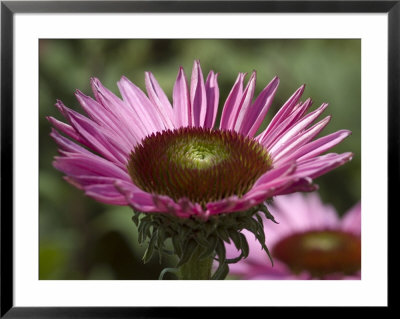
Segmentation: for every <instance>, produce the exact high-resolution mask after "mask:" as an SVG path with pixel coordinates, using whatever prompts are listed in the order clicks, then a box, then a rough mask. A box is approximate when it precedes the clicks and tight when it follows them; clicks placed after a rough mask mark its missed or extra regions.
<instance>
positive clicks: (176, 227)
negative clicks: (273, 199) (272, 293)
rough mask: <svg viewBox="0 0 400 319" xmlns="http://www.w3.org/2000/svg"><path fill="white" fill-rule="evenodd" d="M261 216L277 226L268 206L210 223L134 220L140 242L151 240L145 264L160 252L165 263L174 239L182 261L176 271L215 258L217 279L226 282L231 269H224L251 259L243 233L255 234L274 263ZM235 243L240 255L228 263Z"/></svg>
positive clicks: (155, 216)
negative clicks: (229, 245)
mask: <svg viewBox="0 0 400 319" xmlns="http://www.w3.org/2000/svg"><path fill="white" fill-rule="evenodd" d="M261 213H263V214H264V215H265V216H266V218H267V219H270V220H272V221H274V222H276V221H275V219H274V217H273V216H272V215H271V213H269V211H268V209H267V207H266V206H265V205H264V204H261V205H258V206H255V207H252V208H250V209H249V210H247V211H242V212H233V213H226V214H219V215H212V216H210V217H209V218H208V219H207V220H204V219H203V218H202V217H197V216H191V217H189V218H180V217H177V216H174V215H172V214H167V213H139V212H135V213H134V217H132V220H133V221H134V223H135V224H136V223H137V224H138V232H139V234H138V235H139V236H138V240H139V242H140V243H142V242H144V241H145V240H146V239H149V246H148V247H147V249H146V252H145V254H144V256H143V260H144V262H145V263H146V262H148V261H149V260H150V258H151V257H152V256H153V253H154V250H157V251H158V255H159V261H160V263H161V260H162V254H164V253H166V252H165V248H164V247H165V241H166V240H167V239H169V238H170V239H171V242H172V252H171V253H172V254H175V255H177V256H178V258H179V260H178V263H177V266H176V267H181V266H182V265H184V264H186V263H187V262H188V261H189V260H191V259H192V258H195V259H196V260H199V261H200V260H203V259H205V258H214V259H215V260H216V261H217V262H218V263H219V266H218V270H217V272H218V274H217V275H216V276H213V278H214V277H218V278H222V277H224V276H226V274H225V272H226V271H227V270H226V269H227V266H224V265H225V264H226V265H227V264H231V263H235V262H238V261H240V260H241V259H244V258H247V256H248V255H249V245H248V242H247V239H246V236H244V234H243V233H242V231H243V230H244V229H246V230H248V231H249V232H251V233H253V234H254V236H255V237H256V239H257V240H258V241H259V242H260V243H261V245H262V247H263V249H264V250H265V252H266V253H267V255H268V257H269V258H270V259H271V262H272V257H271V254H270V252H269V250H268V248H267V246H266V244H265V234H264V225H263V218H261V216H260V214H261ZM231 242H232V243H233V244H234V245H235V247H236V248H237V249H238V251H239V254H238V256H237V257H235V258H230V259H227V258H226V250H225V243H231ZM195 250H197V251H198V252H197V253H196V255H195V257H192V256H193V252H194V251H195ZM191 262H195V261H191ZM228 269H229V267H228Z"/></svg>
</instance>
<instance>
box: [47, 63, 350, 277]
mask: <svg viewBox="0 0 400 319" xmlns="http://www.w3.org/2000/svg"><path fill="white" fill-rule="evenodd" d="M245 76H246V74H244V73H239V76H238V78H237V80H236V82H235V84H234V85H233V87H232V90H231V91H230V93H229V95H228V97H227V99H226V101H225V104H224V106H223V110H222V115H221V120H220V124H219V127H218V128H217V127H215V126H216V125H215V122H216V117H217V110H218V106H219V88H218V84H217V77H218V74H216V73H214V72H213V71H210V73H209V74H208V76H207V79H206V81H204V78H203V74H202V70H201V67H200V63H199V61H195V63H194V66H193V71H192V76H191V81H190V89H189V88H188V82H187V80H186V76H185V73H184V70H183V68H180V69H179V72H178V76H177V79H176V82H175V86H174V88H173V94H172V101H173V103H172V104H171V103H170V101H169V99H168V97H167V96H166V94H165V93H164V92H163V90H162V89H161V87H160V86H159V84H158V83H157V81H156V79H155V78H154V76H153V74H152V73H150V72H146V73H145V84H146V90H147V95H146V94H145V93H144V92H143V91H142V90H141V89H139V88H138V87H137V86H136V85H135V84H133V83H132V82H130V81H129V80H128V79H127V78H126V77H122V79H121V80H120V81H119V82H118V87H119V90H120V93H121V95H122V99H120V98H119V97H117V96H116V95H114V94H113V93H112V92H110V91H109V90H108V89H107V88H105V87H104V86H103V85H102V84H101V83H100V81H99V80H98V79H96V78H92V79H91V86H92V90H93V93H94V99H93V98H91V97H89V96H86V95H85V94H83V93H82V92H81V91H79V90H78V91H76V93H75V95H76V97H77V99H78V101H79V103H80V105H81V106H82V108H83V109H84V111H85V112H86V113H87V115H88V116H84V115H82V114H80V113H78V112H76V111H73V110H71V109H69V108H67V107H66V106H65V105H64V104H63V103H62V102H61V101H57V103H56V107H57V108H58V109H59V111H60V112H61V114H62V115H63V116H64V117H65V119H66V120H67V123H63V122H60V121H58V120H57V119H55V118H53V117H49V118H48V119H49V121H50V122H51V124H52V125H53V126H54V128H55V129H57V130H58V131H60V132H62V133H64V134H65V135H66V136H67V137H69V139H68V138H66V137H64V136H62V135H61V134H59V133H58V132H57V130H54V129H53V131H52V133H51V136H52V137H53V138H54V139H55V140H56V142H57V143H58V145H59V147H60V148H59V152H60V156H57V157H56V158H55V161H54V166H55V167H56V168H57V169H58V170H60V171H62V172H63V173H65V174H66V180H67V181H69V182H70V183H71V184H73V185H75V186H76V187H78V188H80V189H82V190H84V191H85V194H86V195H88V196H90V197H93V198H94V199H96V200H97V201H100V202H103V203H106V204H113V205H128V206H130V207H132V208H133V210H134V212H135V216H134V221H135V223H136V224H138V225H139V224H141V225H139V233H140V236H139V240H140V241H143V240H144V239H146V238H149V239H150V243H149V249H148V250H147V253H146V254H145V257H144V259H145V260H148V259H149V258H150V257H151V255H152V252H153V250H154V248H157V249H159V251H160V250H161V249H160V248H161V246H162V243H163V242H164V240H165V239H167V238H171V239H172V242H173V246H174V251H175V253H176V254H177V255H178V256H179V257H180V264H183V263H185V262H187V261H188V260H190V258H191V256H192V255H193V252H194V251H198V250H196V247H201V248H204V249H203V250H204V251H203V252H202V253H199V255H200V257H204V255H206V256H213V254H215V253H216V254H217V256H218V258H219V260H220V262H221V263H223V262H224V261H225V251H224V244H223V241H227V240H228V241H229V239H230V238H231V239H232V240H235V242H236V243H237V245H238V247H240V248H241V249H242V251H243V256H244V257H245V256H246V243H245V240H244V237H243V236H241V234H240V231H241V230H242V229H243V228H247V229H252V230H253V232H255V234H257V236H259V239H260V241H263V233H262V231H261V229H262V228H260V227H262V224H260V222H259V221H258V219H257V220H256V219H254V218H253V217H256V215H257V214H258V212H260V211H263V212H264V213H265V214H266V216H267V217H269V218H272V216H271V215H270V214H269V213H268V211H267V210H266V209H265V205H264V202H265V201H266V200H267V199H269V198H271V197H273V196H275V195H281V194H287V193H292V192H296V191H312V190H315V189H316V185H314V184H313V179H314V178H316V177H318V176H320V175H322V174H325V173H326V172H328V171H330V170H332V169H334V168H336V167H338V166H340V165H342V164H344V163H345V162H347V161H348V160H350V159H351V157H352V153H343V154H335V153H329V154H325V155H321V154H323V153H324V152H325V151H327V150H328V149H330V148H332V147H333V146H335V145H336V144H338V143H339V142H341V141H342V140H343V139H344V138H345V137H347V136H348V135H349V134H350V131H347V130H341V131H338V132H335V133H332V134H330V135H327V136H324V137H321V138H318V139H316V140H313V139H314V137H316V135H317V134H319V133H320V132H321V130H322V129H323V128H324V127H325V126H326V125H327V124H328V122H329V120H330V116H327V117H326V118H324V119H322V120H321V121H320V122H318V123H316V124H314V125H312V123H313V122H314V121H315V120H316V119H317V118H318V116H319V115H320V114H321V113H322V112H323V111H324V110H325V109H326V107H327V104H322V105H321V106H320V107H319V108H317V109H316V110H314V111H312V112H310V113H308V114H306V113H307V111H308V109H309V108H310V106H311V100H310V99H307V100H305V101H304V102H300V97H301V95H302V93H303V91H304V85H303V86H301V87H300V88H299V89H298V90H297V91H296V92H295V93H294V94H293V95H292V96H291V97H290V98H289V99H288V100H287V102H286V103H285V104H284V105H283V106H282V108H281V109H280V110H279V111H278V113H277V114H276V115H275V116H274V117H273V119H272V121H271V123H270V124H269V125H268V127H267V128H266V129H265V130H263V131H262V132H261V133H260V134H257V132H258V130H259V128H260V125H261V123H262V121H263V119H264V117H265V115H266V113H267V111H268V109H269V107H270V106H271V104H272V100H273V97H274V95H275V92H276V90H277V87H278V84H279V79H278V78H277V77H275V78H273V79H272V81H271V82H270V83H269V84H268V85H267V86H266V87H265V88H264V89H263V90H262V91H261V93H260V94H259V95H258V97H257V98H256V99H255V100H254V101H253V96H254V91H255V83H256V73H255V72H253V73H252V75H251V77H250V79H249V81H248V83H247V85H246V87H244V79H245ZM71 140H72V141H71ZM143 213H144V214H143ZM232 213H235V214H232ZM257 216H258V215H257ZM139 217H142V218H141V219H140V218H139ZM254 223H255V224H254ZM264 246H265V245H264ZM265 250H267V249H266V247H265ZM243 256H242V257H243ZM224 271H225V272H226V268H225V270H224Z"/></svg>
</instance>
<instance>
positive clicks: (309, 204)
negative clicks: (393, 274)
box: [226, 193, 361, 280]
mask: <svg viewBox="0 0 400 319" xmlns="http://www.w3.org/2000/svg"><path fill="white" fill-rule="evenodd" d="M269 210H270V212H271V213H272V214H273V215H274V216H275V218H276V220H277V221H278V222H279V224H274V225H272V224H271V223H268V226H267V227H265V237H266V244H267V245H268V247H269V250H270V252H271V254H272V257H273V260H274V265H273V266H272V265H271V262H270V260H269V258H268V256H266V255H265V252H263V251H262V250H261V246H260V245H259V244H258V243H257V242H256V241H254V236H253V235H252V234H250V233H249V232H247V231H244V232H243V233H244V234H245V236H246V237H247V240H248V242H249V245H250V253H249V256H248V257H247V259H245V260H242V261H240V262H238V263H236V264H234V265H231V266H230V274H233V275H236V276H239V278H241V279H281V280H283V279H361V203H357V204H356V205H355V206H354V207H353V208H351V209H350V210H349V211H348V212H347V213H346V214H345V215H344V216H343V217H342V218H339V217H338V215H337V213H336V211H335V209H334V208H333V207H332V206H330V205H324V204H323V203H322V202H321V199H320V198H319V197H318V195H317V194H315V193H311V194H308V195H307V196H304V195H302V194H291V195H285V196H278V197H276V198H275V199H274V202H273V204H271V205H269ZM226 248H227V257H228V258H232V257H233V256H236V255H237V254H238V253H237V250H236V248H235V247H234V246H233V245H227V247H226Z"/></svg>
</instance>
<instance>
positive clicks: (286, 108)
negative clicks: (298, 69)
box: [262, 85, 305, 135]
mask: <svg viewBox="0 0 400 319" xmlns="http://www.w3.org/2000/svg"><path fill="white" fill-rule="evenodd" d="M304 88H305V85H302V86H301V87H300V88H298V89H297V91H296V92H294V93H293V95H292V96H291V97H290V98H289V99H288V100H287V101H286V103H285V104H284V105H283V106H282V107H281V108H280V109H279V111H278V113H276V115H275V116H274V117H273V119H272V121H271V123H270V124H269V125H268V127H267V129H266V130H265V133H262V134H263V135H265V134H268V133H269V132H271V131H272V130H273V129H275V128H276V127H277V126H278V125H279V124H280V123H282V122H283V121H284V120H285V119H286V118H287V116H288V115H289V114H290V113H291V112H292V110H293V108H294V106H295V105H296V103H297V102H298V101H299V99H300V97H301V96H302V94H303V92H304Z"/></svg>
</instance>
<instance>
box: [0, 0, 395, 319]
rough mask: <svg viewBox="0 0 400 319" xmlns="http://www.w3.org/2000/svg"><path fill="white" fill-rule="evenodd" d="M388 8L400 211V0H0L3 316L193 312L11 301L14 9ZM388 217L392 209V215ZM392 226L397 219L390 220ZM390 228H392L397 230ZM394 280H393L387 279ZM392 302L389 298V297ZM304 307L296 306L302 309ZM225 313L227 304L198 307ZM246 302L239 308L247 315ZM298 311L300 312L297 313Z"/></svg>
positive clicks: (189, 312)
mask: <svg viewBox="0 0 400 319" xmlns="http://www.w3.org/2000/svg"><path fill="white" fill-rule="evenodd" d="M79 12H82V13H101V12H103V13H120V12H138V13H144V12H168V13H191V12H205V13H220V12H246V13H255V12H270V13H275V12H276V13H278V12H279V13H299V12H301V13H305V12H309V13H346V12H348V13H387V14H388V35H389V38H388V45H389V47H388V107H389V109H388V114H389V117H388V136H389V139H388V152H389V153H388V159H389V162H388V169H389V171H388V172H382V173H383V174H386V173H387V174H388V190H389V192H388V207H389V211H390V212H392V213H396V212H398V211H399V209H398V204H397V201H396V197H397V196H398V195H397V189H398V186H399V143H400V135H399V133H400V130H399V126H398V121H399V119H400V117H399V110H400V1H399V0H397V1H1V313H0V317H1V318H3V317H4V318H71V317H75V318H176V317H184V318H191V317H192V316H193V309H192V308H190V307H185V308H178V307H170V308H169V307H167V308H165V307H162V308H161V307H158V308H156V307H154V308H146V307H122V308H112V307H29V308H24V307H15V306H14V303H13V54H14V52H13V19H14V14H16V13H79ZM389 217H390V215H389ZM388 225H391V226H390V227H393V225H394V223H393V222H392V223H389V224H388ZM389 234H393V231H392V232H390V228H389ZM389 283H390V280H389V282H388V284H389ZM388 305H389V306H390V298H389V300H388ZM304 310H306V309H304V308H303V309H297V310H296V311H300V312H301V311H304ZM210 311H211V312H212V313H213V314H214V315H216V316H219V315H223V314H225V315H227V313H226V309H225V308H214V309H212V310H210V309H209V308H203V309H196V312H195V313H196V316H198V315H201V314H206V313H208V314H210V313H211V312H210ZM248 311H249V310H248V309H246V308H240V309H235V314H237V315H247V316H248V314H249V312H248ZM297 315H299V313H297Z"/></svg>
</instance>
